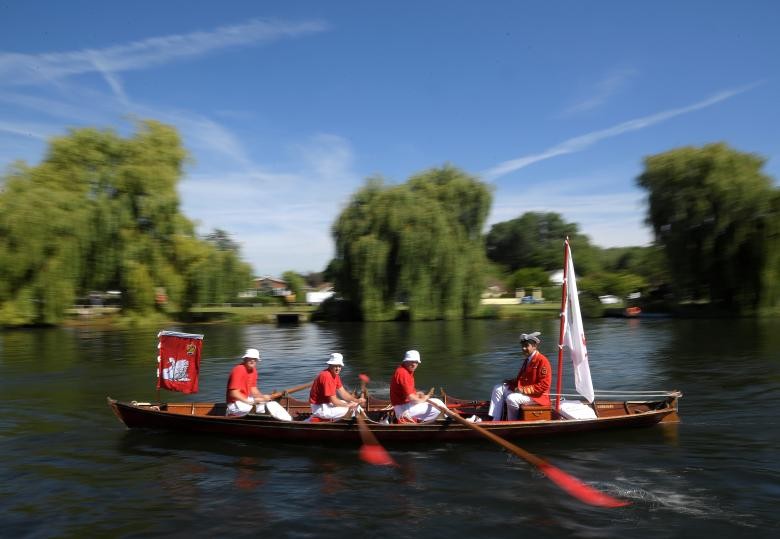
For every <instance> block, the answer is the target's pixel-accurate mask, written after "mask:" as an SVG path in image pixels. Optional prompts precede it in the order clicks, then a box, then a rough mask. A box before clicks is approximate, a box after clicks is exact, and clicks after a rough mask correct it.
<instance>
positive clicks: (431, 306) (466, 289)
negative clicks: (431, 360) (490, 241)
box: [326, 166, 491, 320]
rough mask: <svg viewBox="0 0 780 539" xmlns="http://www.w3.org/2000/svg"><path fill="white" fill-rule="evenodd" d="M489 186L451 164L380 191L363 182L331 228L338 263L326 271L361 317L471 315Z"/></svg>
mask: <svg viewBox="0 0 780 539" xmlns="http://www.w3.org/2000/svg"><path fill="white" fill-rule="evenodd" d="M490 201H491V195H490V191H489V189H488V187H487V186H486V185H484V184H483V183H481V182H479V181H478V180H477V179H476V178H474V177H472V176H469V175H467V174H466V173H464V172H462V171H460V170H458V169H457V168H455V167H452V166H444V167H442V168H437V169H432V170H428V171H426V172H423V173H421V174H418V175H416V176H413V177H412V178H410V179H409V181H407V182H406V183H405V184H402V185H396V186H391V187H386V186H385V185H384V184H383V183H382V181H381V180H379V179H376V178H374V179H369V180H368V181H367V183H366V185H365V186H364V187H363V188H362V189H360V190H359V191H358V192H357V193H355V195H353V197H352V200H351V201H350V203H349V205H348V206H347V207H346V208H345V209H344V211H342V213H341V214H340V215H339V217H338V219H337V220H336V222H335V224H334V225H333V229H332V232H333V236H334V239H335V242H336V258H335V259H334V260H333V261H332V262H331V263H330V264H329V266H328V269H327V271H326V273H327V275H328V277H329V278H333V279H334V280H335V285H336V289H337V290H338V291H339V292H340V294H341V295H342V296H343V297H344V298H346V299H349V300H351V301H353V302H354V303H355V305H357V306H358V308H359V310H360V312H361V314H362V316H363V317H364V318H365V319H367V320H387V319H391V318H393V317H395V315H396V302H399V301H401V302H405V303H406V304H407V305H408V307H409V315H410V317H411V318H412V319H418V320H419V319H435V318H462V317H463V316H467V315H469V314H472V313H474V312H475V311H476V310H477V308H478V306H479V300H480V294H481V292H482V288H483V286H482V285H483V282H482V279H483V276H484V272H485V267H486V260H485V255H484V240H483V236H482V233H481V230H482V227H483V226H484V223H485V219H486V217H487V213H488V211H489V209H490Z"/></svg>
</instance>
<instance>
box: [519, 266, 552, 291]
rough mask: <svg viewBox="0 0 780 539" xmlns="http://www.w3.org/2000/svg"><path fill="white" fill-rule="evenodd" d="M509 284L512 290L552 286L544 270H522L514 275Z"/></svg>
mask: <svg viewBox="0 0 780 539" xmlns="http://www.w3.org/2000/svg"><path fill="white" fill-rule="evenodd" d="M509 283H510V287H511V290H515V289H517V288H528V287H535V286H539V287H544V286H550V276H549V275H548V274H547V272H546V271H544V270H543V269H542V268H522V269H519V270H517V271H516V272H514V273H513V274H512V277H511V278H510V280H509ZM528 293H529V294H530V291H529V292H528Z"/></svg>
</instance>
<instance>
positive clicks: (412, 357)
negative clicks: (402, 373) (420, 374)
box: [404, 350, 422, 363]
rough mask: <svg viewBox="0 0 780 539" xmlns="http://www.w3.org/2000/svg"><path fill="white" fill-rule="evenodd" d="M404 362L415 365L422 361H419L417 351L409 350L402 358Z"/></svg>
mask: <svg viewBox="0 0 780 539" xmlns="http://www.w3.org/2000/svg"><path fill="white" fill-rule="evenodd" d="M404 361H414V362H415V363H422V359H420V352H418V351H417V350H409V351H407V352H406V355H405V356H404Z"/></svg>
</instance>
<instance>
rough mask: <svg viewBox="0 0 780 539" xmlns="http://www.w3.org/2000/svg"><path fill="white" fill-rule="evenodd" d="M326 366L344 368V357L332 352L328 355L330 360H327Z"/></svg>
mask: <svg viewBox="0 0 780 539" xmlns="http://www.w3.org/2000/svg"><path fill="white" fill-rule="evenodd" d="M327 364H328V365H341V366H342V367H343V366H344V356H342V355H341V354H339V353H338V352H334V353H332V354H331V355H330V359H329V360H328V363H327Z"/></svg>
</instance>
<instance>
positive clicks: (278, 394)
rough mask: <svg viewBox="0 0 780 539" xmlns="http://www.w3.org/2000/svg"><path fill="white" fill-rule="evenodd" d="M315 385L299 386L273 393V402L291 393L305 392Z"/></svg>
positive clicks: (310, 383)
mask: <svg viewBox="0 0 780 539" xmlns="http://www.w3.org/2000/svg"><path fill="white" fill-rule="evenodd" d="M313 383H314V382H309V383H308V384H301V385H299V386H295V387H291V388H288V389H284V390H282V391H274V392H273V393H271V400H276V399H279V398H281V397H284V396H285V395H287V394H289V393H297V392H298V391H303V390H304V389H306V388H309V387H311V385H312V384H313Z"/></svg>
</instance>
